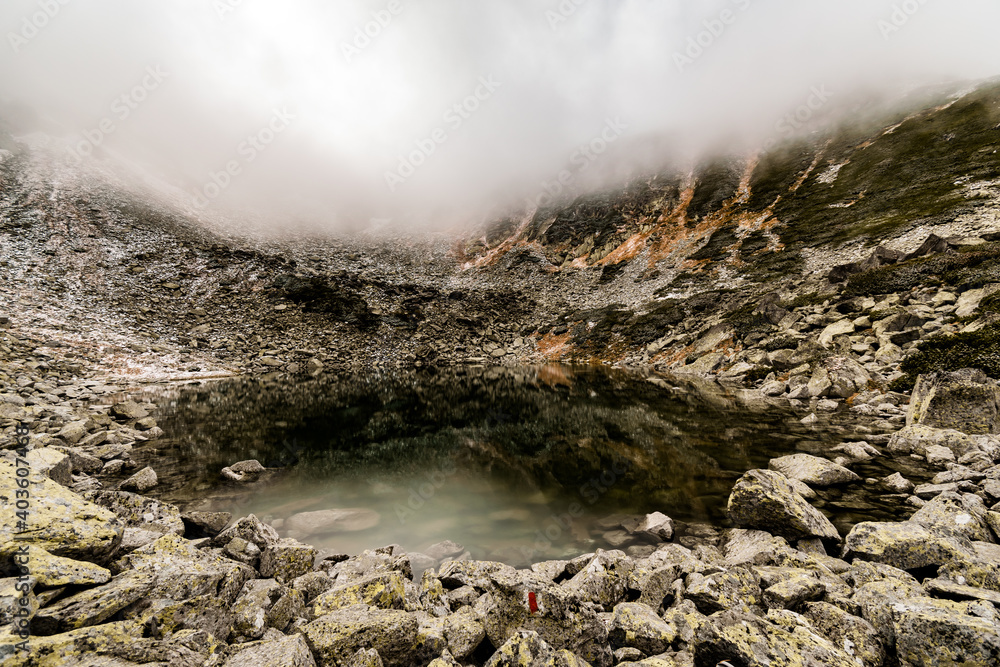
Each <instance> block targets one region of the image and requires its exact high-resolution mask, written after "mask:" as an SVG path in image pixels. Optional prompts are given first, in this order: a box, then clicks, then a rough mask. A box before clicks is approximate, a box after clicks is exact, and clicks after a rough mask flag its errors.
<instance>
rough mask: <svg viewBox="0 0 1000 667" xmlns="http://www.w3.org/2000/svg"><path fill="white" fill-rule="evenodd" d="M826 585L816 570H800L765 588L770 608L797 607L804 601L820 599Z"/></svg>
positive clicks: (767, 603) (766, 601) (766, 602)
mask: <svg viewBox="0 0 1000 667" xmlns="http://www.w3.org/2000/svg"><path fill="white" fill-rule="evenodd" d="M825 594H826V586H824V585H823V582H822V581H820V578H819V576H818V575H817V574H816V573H815V572H810V571H806V572H799V573H796V574H793V575H792V576H790V577H788V578H787V579H783V580H781V581H779V582H777V583H775V584H773V585H771V586H768V587H767V588H766V589H764V604H765V605H767V607H768V609H792V610H794V609H797V608H798V607H799V605H801V604H802V603H803V602H806V601H810V600H819V599H820V598H822V597H823V596H824V595H825Z"/></svg>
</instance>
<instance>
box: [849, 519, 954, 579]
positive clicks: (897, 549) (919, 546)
mask: <svg viewBox="0 0 1000 667" xmlns="http://www.w3.org/2000/svg"><path fill="white" fill-rule="evenodd" d="M844 553H845V556H853V557H855V558H861V559H863V560H869V561H874V562H877V563H885V564H887V565H892V566H894V567H898V568H901V569H903V570H914V569H920V568H924V567H930V566H941V565H944V564H946V563H948V562H950V561H951V560H953V559H956V558H961V557H963V556H967V555H969V553H970V549H969V546H968V543H967V542H962V541H959V540H957V539H954V538H950V537H946V536H942V535H939V534H936V533H932V532H931V531H930V530H928V529H927V528H925V527H924V526H922V525H920V524H919V523H915V522H912V521H903V522H900V523H892V522H890V523H879V522H874V521H865V522H863V523H859V524H857V525H855V526H854V528H852V529H851V532H849V533H848V534H847V538H846V539H845V551H844Z"/></svg>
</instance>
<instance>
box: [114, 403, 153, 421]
mask: <svg viewBox="0 0 1000 667" xmlns="http://www.w3.org/2000/svg"><path fill="white" fill-rule="evenodd" d="M111 416H112V417H114V418H115V419H117V420H119V421H129V420H131V419H142V418H143V417H148V416H149V413H148V412H146V410H145V409H144V408H143V407H142V406H141V405H139V404H138V403H136V402H135V401H125V402H123V403H117V404H115V405H112V406H111Z"/></svg>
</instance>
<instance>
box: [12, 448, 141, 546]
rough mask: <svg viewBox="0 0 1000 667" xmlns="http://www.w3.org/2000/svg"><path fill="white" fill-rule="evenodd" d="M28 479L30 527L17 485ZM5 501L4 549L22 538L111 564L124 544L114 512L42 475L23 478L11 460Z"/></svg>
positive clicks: (37, 474) (36, 473) (21, 541)
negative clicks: (19, 511)
mask: <svg viewBox="0 0 1000 667" xmlns="http://www.w3.org/2000/svg"><path fill="white" fill-rule="evenodd" d="M24 479H27V480H28V484H29V488H30V490H31V514H30V516H29V518H28V521H27V524H26V525H25V524H24V522H21V524H20V525H19V521H20V520H19V519H18V517H17V509H16V500H17V499H16V497H15V496H16V494H15V491H16V490H17V489H19V488H20V487H19V485H18V480H24ZM0 501H2V502H0V544H14V542H15V535H17V538H16V539H17V542H18V544H19V545H35V546H37V547H41V548H42V549H45V550H46V551H48V552H49V553H51V554H53V555H55V556H64V557H66V558H72V559H74V560H83V561H89V562H92V563H104V562H106V561H107V559H108V558H109V557H110V556H111V555H112V554H113V553H114V551H115V550H116V549H117V548H118V545H119V544H121V540H122V534H123V533H124V527H123V526H122V524H121V522H120V521H119V520H118V518H117V517H116V516H115V515H114V514H113V513H112V512H110V511H108V510H106V509H104V508H103V507H100V506H98V505H95V504H94V503H91V502H88V501H86V500H84V499H83V498H81V497H80V496H78V495H77V494H75V493H73V492H72V491H70V490H69V489H67V488H66V487H64V486H62V485H61V484H58V483H56V482H54V481H52V480H51V479H49V478H48V477H46V476H45V475H44V474H42V473H41V472H38V471H35V470H31V471H30V472H29V474H28V476H27V477H18V476H17V472H16V469H15V467H14V463H13V462H11V461H8V460H6V459H0ZM25 529H26V530H27V532H24V531H25ZM18 533H20V534H18Z"/></svg>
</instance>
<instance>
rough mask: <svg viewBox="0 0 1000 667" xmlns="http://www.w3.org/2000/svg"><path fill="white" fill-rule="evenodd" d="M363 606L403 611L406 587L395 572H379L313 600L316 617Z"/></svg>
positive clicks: (332, 589)
mask: <svg viewBox="0 0 1000 667" xmlns="http://www.w3.org/2000/svg"><path fill="white" fill-rule="evenodd" d="M356 604H366V605H369V606H372V607H378V608H379V609H403V608H404V607H405V605H406V587H405V580H404V578H403V575H402V574H401V573H399V572H379V573H376V574H372V575H369V576H367V577H362V578H361V579H357V580H354V581H351V582H350V583H348V584H342V585H340V586H334V587H333V588H331V589H330V590H328V591H326V592H325V593H323V594H321V595H319V596H318V597H317V598H316V599H315V600H313V605H312V606H313V613H314V614H315V615H316V616H322V615H324V614H328V613H329V612H331V611H333V610H335V609H341V608H344V607H350V606H351V605H356Z"/></svg>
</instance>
